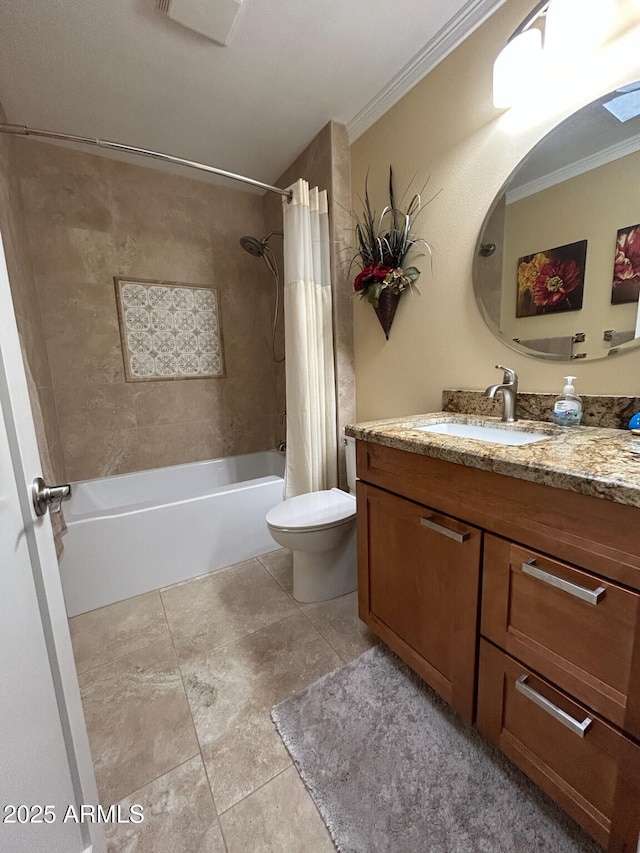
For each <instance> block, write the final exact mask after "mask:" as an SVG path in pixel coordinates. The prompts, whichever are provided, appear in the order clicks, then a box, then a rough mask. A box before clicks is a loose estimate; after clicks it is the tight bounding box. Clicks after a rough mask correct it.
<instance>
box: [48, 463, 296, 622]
mask: <svg viewBox="0 0 640 853" xmlns="http://www.w3.org/2000/svg"><path fill="white" fill-rule="evenodd" d="M283 470H284V454H282V453H278V452H277V451H275V450H274V451H266V452H264V453H247V454H245V455H243V456H228V457H226V458H224V459H212V460H210V461H207V462H194V463H192V464H189V465H174V466H172V467H170V468H158V469H155V470H153V471H138V472H135V473H133V474H119V475H117V476H114V477H105V478H104V479H101V480H86V481H84V482H80V483H73V484H72V495H71V499H70V500H69V501H67V502H66V503H65V504H64V516H65V519H66V522H67V525H68V527H69V532H68V533H67V535H66V536H65V539H64V554H63V555H62V559H61V561H60V574H61V577H62V587H63V590H64V597H65V601H66V605H67V613H68V615H69V616H75V615H77V614H78V613H84V612H86V611H87V610H94V609H95V608H96V607H102V606H103V605H105V604H111V603H113V602H114V601H120V600H121V599H123V598H129V597H130V596H132V595H139V594H140V593H142V592H148V591H149V590H152V589H157V588H158V587H162V586H167V585H168V584H172V583H177V582H178V581H183V580H187V579H188V578H193V577H196V576H197V575H201V574H204V573H205V572H210V571H213V570H214V569H219V568H222V567H223V566H229V565H231V564H233V563H239V562H241V561H242V560H248V559H250V558H251V557H255V556H257V555H258V554H264V553H265V552H266V551H272V550H274V548H276V547H277V545H276V543H275V542H274V541H273V539H272V538H271V536H270V534H269V531H268V529H267V525H266V523H265V520H264V519H265V515H266V514H267V512H268V511H269V510H270V509H271V508H272V507H273V506H275V505H276V504H277V503H279V502H280V501H282V499H283V484H284V481H283V476H282V475H283Z"/></svg>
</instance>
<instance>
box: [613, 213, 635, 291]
mask: <svg viewBox="0 0 640 853" xmlns="http://www.w3.org/2000/svg"><path fill="white" fill-rule="evenodd" d="M638 294H640V225H627V227H626V228H621V229H620V230H619V231H618V236H617V238H616V259H615V262H614V265H613V286H612V288H611V303H612V305H620V304H622V303H623V302H637V301H638Z"/></svg>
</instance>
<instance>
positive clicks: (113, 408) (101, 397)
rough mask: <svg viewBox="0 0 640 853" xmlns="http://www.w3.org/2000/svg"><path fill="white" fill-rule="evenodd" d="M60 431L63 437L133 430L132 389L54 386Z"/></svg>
mask: <svg viewBox="0 0 640 853" xmlns="http://www.w3.org/2000/svg"><path fill="white" fill-rule="evenodd" d="M55 395H56V405H57V407H58V420H59V423H60V430H61V431H62V433H63V434H65V435H74V434H78V433H81V432H90V433H93V432H94V431H98V430H118V429H127V428H129V427H135V426H137V422H136V416H135V408H134V406H135V396H136V385H135V384H131V383H130V384H126V383H122V385H115V384H110V385H93V384H91V385H58V386H57V387H56V389H55Z"/></svg>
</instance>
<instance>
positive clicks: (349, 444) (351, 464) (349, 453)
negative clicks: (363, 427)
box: [343, 435, 356, 495]
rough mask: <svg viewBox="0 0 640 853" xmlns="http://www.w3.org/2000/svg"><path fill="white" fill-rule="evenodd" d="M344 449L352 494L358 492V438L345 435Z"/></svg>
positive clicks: (348, 482)
mask: <svg viewBox="0 0 640 853" xmlns="http://www.w3.org/2000/svg"><path fill="white" fill-rule="evenodd" d="M343 441H344V451H345V457H346V462H347V486H348V487H349V491H350V492H351V494H352V495H355V493H356V440H355V438H351V436H350V435H345V436H344V438H343Z"/></svg>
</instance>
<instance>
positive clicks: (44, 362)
mask: <svg viewBox="0 0 640 853" xmlns="http://www.w3.org/2000/svg"><path fill="white" fill-rule="evenodd" d="M0 121H6V116H5V114H4V110H3V109H2V106H1V105H0ZM19 143H20V140H17V139H13V138H12V137H10V136H6V135H1V134H0V230H1V231H2V241H3V244H4V251H5V256H6V260H7V269H8V272H9V282H10V286H11V295H12V298H13V305H14V310H15V314H16V321H17V325H18V331H19V333H20V337H21V339H22V345H23V354H24V357H25V361H26V363H27V365H26V366H27V368H28V369H29V370H30V372H31V375H32V377H33V389H30V390H32V392H33V390H35V399H32V405H33V406H39V408H40V410H41V412H42V421H43V424H44V435H38V443H39V445H40V453H41V455H43V472H44V476H46V477H48V476H52V477H54V478H55V480H56V481H57V482H66V479H65V478H66V470H65V464H64V458H63V454H62V446H61V444H60V432H59V429H58V419H57V415H56V406H55V401H54V392H53V387H52V381H51V372H50V370H49V359H48V356H47V350H46V347H45V344H44V338H43V328H42V321H41V317H40V307H39V304H38V295H37V291H36V282H35V276H34V272H33V266H32V263H31V252H30V247H29V240H28V236H27V229H26V224H25V217H24V211H23V205H22V193H21V189H20V180H19V175H18V168H17V156H16V154H17V148H18V145H19ZM44 455H46V456H48V457H49V460H50V466H51V467H50V468H49V466H48V465H46V464H45V463H44ZM34 473H35V472H34Z"/></svg>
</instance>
